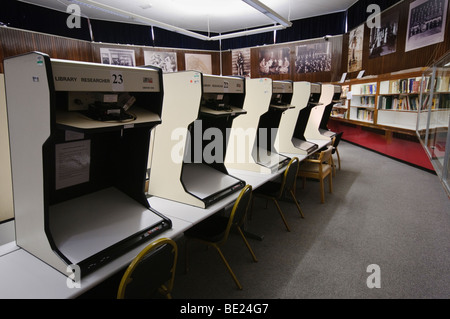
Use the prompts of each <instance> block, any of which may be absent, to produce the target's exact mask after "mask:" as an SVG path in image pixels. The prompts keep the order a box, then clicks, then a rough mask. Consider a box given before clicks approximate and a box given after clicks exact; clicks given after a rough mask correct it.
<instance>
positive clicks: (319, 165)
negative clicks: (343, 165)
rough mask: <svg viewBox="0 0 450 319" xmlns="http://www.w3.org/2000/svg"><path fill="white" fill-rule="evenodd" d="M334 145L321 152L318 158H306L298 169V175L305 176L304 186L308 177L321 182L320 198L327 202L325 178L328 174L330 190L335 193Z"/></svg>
mask: <svg viewBox="0 0 450 319" xmlns="http://www.w3.org/2000/svg"><path fill="white" fill-rule="evenodd" d="M332 151H333V147H332V146H329V147H328V148H327V149H326V150H323V151H321V152H320V153H319V156H318V157H317V159H313V158H307V159H305V160H304V161H303V162H302V163H301V165H300V167H299V170H298V176H299V177H302V178H303V188H304V187H305V183H306V179H307V178H312V179H317V180H319V182H320V198H321V202H322V203H325V191H324V179H325V178H326V177H327V176H328V183H329V191H330V193H333V177H332V176H333V174H332V170H333V169H332V164H331V160H332V158H331V153H332Z"/></svg>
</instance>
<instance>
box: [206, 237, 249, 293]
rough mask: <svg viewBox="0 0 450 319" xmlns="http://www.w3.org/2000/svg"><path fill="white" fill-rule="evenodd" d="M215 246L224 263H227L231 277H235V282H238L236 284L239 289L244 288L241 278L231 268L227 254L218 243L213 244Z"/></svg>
mask: <svg viewBox="0 0 450 319" xmlns="http://www.w3.org/2000/svg"><path fill="white" fill-rule="evenodd" d="M213 246H214V248H216V250H217V252H218V253H219V255H220V258H222V261H223V263H224V264H225V266H226V267H227V269H228V272H229V273H230V275H231V277H233V280H234V282H235V283H236V286H237V287H238V288H239V290H242V286H241V283H240V282H239V280H238V279H237V277H236V275H235V274H234V272H233V270H231V267H230V265H229V264H228V262H227V260H226V259H225V256H224V255H223V254H222V251H221V250H220V248H219V246H217V245H213Z"/></svg>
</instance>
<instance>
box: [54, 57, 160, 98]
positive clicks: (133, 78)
mask: <svg viewBox="0 0 450 319" xmlns="http://www.w3.org/2000/svg"><path fill="white" fill-rule="evenodd" d="M53 61H57V60H53ZM83 65H85V66H86V68H89V73H87V72H86V69H85V68H83V67H80V63H79V62H78V63H76V64H75V63H72V61H64V63H58V64H55V67H54V68H53V76H54V80H55V89H56V90H57V91H70V90H72V89H73V87H74V85H75V86H76V87H77V90H79V91H86V92H89V91H96V92H100V91H105V92H109V91H135V92H136V90H137V88H139V91H140V92H158V91H159V86H160V84H159V79H158V78H157V77H152V76H151V75H149V72H148V70H146V69H142V70H139V69H136V68H132V72H129V73H128V72H126V70H124V67H120V69H119V68H118V69H117V70H115V68H114V66H111V68H109V69H105V68H101V67H99V66H97V65H95V64H90V63H82V64H81V66H83ZM86 74H89V76H86ZM92 84H95V86H94V87H93V85H92Z"/></svg>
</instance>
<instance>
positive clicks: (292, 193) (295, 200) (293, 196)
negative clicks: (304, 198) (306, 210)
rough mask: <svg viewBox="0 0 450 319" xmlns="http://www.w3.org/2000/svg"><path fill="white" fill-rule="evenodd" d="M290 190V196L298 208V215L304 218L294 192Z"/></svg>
mask: <svg viewBox="0 0 450 319" xmlns="http://www.w3.org/2000/svg"><path fill="white" fill-rule="evenodd" d="M290 192H291V196H292V199H293V200H294V203H295V205H297V209H298V211H299V213H300V215H301V216H302V218H305V215H303V212H302V209H301V208H300V205H299V203H298V201H297V198H295V194H294V192H293V191H292V190H291V191H290Z"/></svg>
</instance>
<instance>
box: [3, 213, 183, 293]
mask: <svg viewBox="0 0 450 319" xmlns="http://www.w3.org/2000/svg"><path fill="white" fill-rule="evenodd" d="M170 219H171V220H172V228H171V229H169V230H167V231H165V232H163V233H161V234H159V235H158V236H156V237H154V238H152V239H151V240H150V241H149V242H146V243H143V244H142V245H139V246H137V247H136V248H134V249H132V250H130V251H129V252H127V253H125V254H123V255H122V256H120V257H118V258H116V259H114V260H112V261H111V262H109V263H107V264H105V265H104V266H103V267H101V268H99V269H98V270H96V271H95V272H93V273H92V274H89V275H88V276H86V277H84V278H81V287H80V288H69V287H68V286H67V278H68V277H67V276H65V275H64V274H62V273H60V272H59V271H57V270H55V269H54V268H52V267H50V266H49V265H47V264H46V263H45V262H42V261H41V260H39V259H38V258H36V257H34V256H33V255H31V254H29V253H28V252H27V251H25V250H23V249H21V248H20V247H17V246H16V244H15V242H11V243H8V244H5V245H3V246H1V247H0V248H3V249H0V283H1V285H0V299H69V298H76V297H77V296H79V295H81V294H83V293H84V292H86V291H88V290H89V289H91V288H93V287H94V286H96V285H97V284H99V283H100V282H102V281H104V280H105V279H107V278H108V277H110V276H112V275H113V274H115V273H116V272H117V271H119V270H121V269H122V268H124V267H126V266H128V264H129V263H130V262H131V260H132V259H133V258H134V257H135V256H136V255H137V254H138V253H139V252H140V251H141V250H142V249H143V248H144V247H145V246H146V245H148V244H149V243H150V242H151V241H153V240H156V239H158V238H172V239H174V238H176V237H177V236H179V235H181V234H182V233H183V232H184V231H185V230H187V229H189V228H190V227H191V223H188V222H186V221H184V220H179V219H176V218H170Z"/></svg>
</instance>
